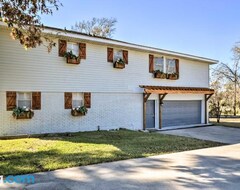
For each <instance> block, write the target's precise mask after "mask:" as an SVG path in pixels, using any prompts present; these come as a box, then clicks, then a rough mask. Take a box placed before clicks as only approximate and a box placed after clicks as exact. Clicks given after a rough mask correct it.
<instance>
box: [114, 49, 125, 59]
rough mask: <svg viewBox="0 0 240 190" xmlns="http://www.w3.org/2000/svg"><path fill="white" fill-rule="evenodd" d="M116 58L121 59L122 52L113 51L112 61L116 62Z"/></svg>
mask: <svg viewBox="0 0 240 190" xmlns="http://www.w3.org/2000/svg"><path fill="white" fill-rule="evenodd" d="M118 58H120V59H123V52H122V51H121V50H116V51H114V60H115V61H116V60H117V59H118Z"/></svg>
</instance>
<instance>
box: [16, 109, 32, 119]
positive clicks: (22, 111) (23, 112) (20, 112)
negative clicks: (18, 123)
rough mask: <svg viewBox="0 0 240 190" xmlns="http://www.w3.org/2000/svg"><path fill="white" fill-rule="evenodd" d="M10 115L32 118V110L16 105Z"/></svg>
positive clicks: (18, 117) (19, 117)
mask: <svg viewBox="0 0 240 190" xmlns="http://www.w3.org/2000/svg"><path fill="white" fill-rule="evenodd" d="M12 116H13V117H14V118H16V119H32V117H33V116H34V112H33V111H32V110H31V109H29V108H26V107H24V108H20V107H17V108H15V109H14V110H13V113H12Z"/></svg>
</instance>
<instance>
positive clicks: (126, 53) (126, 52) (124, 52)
mask: <svg viewBox="0 0 240 190" xmlns="http://www.w3.org/2000/svg"><path fill="white" fill-rule="evenodd" d="M123 61H124V62H125V63H126V64H128V51H126V50H123Z"/></svg>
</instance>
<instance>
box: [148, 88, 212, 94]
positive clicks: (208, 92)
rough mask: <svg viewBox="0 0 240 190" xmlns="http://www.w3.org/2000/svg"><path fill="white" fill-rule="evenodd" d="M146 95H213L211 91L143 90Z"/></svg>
mask: <svg viewBox="0 0 240 190" xmlns="http://www.w3.org/2000/svg"><path fill="white" fill-rule="evenodd" d="M144 91H145V92H146V93H155V94H209V95H210V94H213V91H211V90H209V91H205V90H204V91H200V90H149V89H145V90H144Z"/></svg>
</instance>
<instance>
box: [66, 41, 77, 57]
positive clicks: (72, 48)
mask: <svg viewBox="0 0 240 190" xmlns="http://www.w3.org/2000/svg"><path fill="white" fill-rule="evenodd" d="M75 45H76V46H77V47H78V48H77V51H75V49H74V46H75ZM70 51H72V52H73V54H74V55H76V56H77V57H78V56H79V51H80V50H79V44H78V43H76V42H67V52H70Z"/></svg>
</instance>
